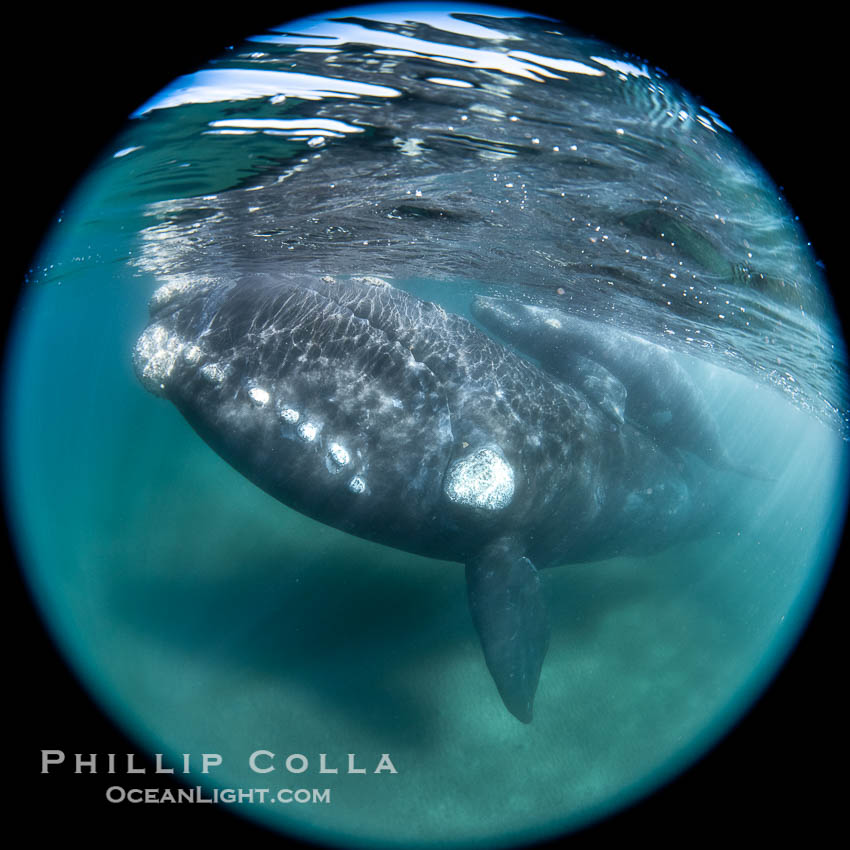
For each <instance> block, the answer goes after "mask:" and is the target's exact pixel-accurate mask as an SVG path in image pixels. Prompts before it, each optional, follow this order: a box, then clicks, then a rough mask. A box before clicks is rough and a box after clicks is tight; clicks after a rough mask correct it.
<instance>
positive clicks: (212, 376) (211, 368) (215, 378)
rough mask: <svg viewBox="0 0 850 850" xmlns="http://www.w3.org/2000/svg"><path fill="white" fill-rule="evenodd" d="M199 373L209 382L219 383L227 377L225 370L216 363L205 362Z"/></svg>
mask: <svg viewBox="0 0 850 850" xmlns="http://www.w3.org/2000/svg"><path fill="white" fill-rule="evenodd" d="M201 375H203V377H204V378H205V379H206V380H207V381H209V382H210V383H211V384H221V383H224V379H225V378H226V377H227V371H226V369H225V368H223V367H221V366H219V365H218V363H205V364H204V365H203V366H201Z"/></svg>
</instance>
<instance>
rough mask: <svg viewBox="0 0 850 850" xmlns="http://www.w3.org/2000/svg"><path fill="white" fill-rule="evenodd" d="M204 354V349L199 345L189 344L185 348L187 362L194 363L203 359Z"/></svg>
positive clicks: (184, 357) (184, 354) (184, 356)
mask: <svg viewBox="0 0 850 850" xmlns="http://www.w3.org/2000/svg"><path fill="white" fill-rule="evenodd" d="M202 355H203V351H201V348H200V346H197V345H187V346H186V347H185V348H184V349H183V359H184V360H185V361H186V362H187V363H191V364H193V365H194V364H195V363H197V362H198V361H199V360H200V359H201V356H202Z"/></svg>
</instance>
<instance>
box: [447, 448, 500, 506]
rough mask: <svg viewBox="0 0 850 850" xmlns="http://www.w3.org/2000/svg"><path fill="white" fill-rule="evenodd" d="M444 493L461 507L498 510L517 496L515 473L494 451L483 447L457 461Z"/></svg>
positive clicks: (497, 452)
mask: <svg viewBox="0 0 850 850" xmlns="http://www.w3.org/2000/svg"><path fill="white" fill-rule="evenodd" d="M445 493H446V496H447V497H448V498H449V500H450V501H452V502H456V503H457V504H460V505H470V506H471V507H476V508H484V510H488V511H498V510H501V509H502V508H505V507H507V506H508V505H509V504H510V502H511V499H512V498H513V495H514V471H513V468H512V467H511V465H510V464H509V463H508V462H507V461H506V460H505V459H504V457H502V455H501V453H500V452H499V451H497V450H496V449H494V448H488V447H485V448H482V449H478V451H476V452H473V453H472V454H470V455H467V456H466V457H464V458H461V459H460V460H458V461H456V462H455V463H454V464H453V465H452V467H451V468H450V469H449V472H448V475H447V476H446V483H445Z"/></svg>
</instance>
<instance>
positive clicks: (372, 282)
mask: <svg viewBox="0 0 850 850" xmlns="http://www.w3.org/2000/svg"><path fill="white" fill-rule="evenodd" d="M351 279H352V280H353V281H354V282H355V283H366V284H368V285H369V286H377V287H379V288H387V287H388V288H390V289H392V288H393V287H392V285H391V284H389V283H387V281H385V280H384V279H383V278H382V277H375V276H374V275H358V276H356V277H352V278H351Z"/></svg>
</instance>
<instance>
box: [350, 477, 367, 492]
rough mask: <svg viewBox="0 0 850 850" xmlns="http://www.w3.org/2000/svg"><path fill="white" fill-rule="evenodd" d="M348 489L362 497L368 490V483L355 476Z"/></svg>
mask: <svg viewBox="0 0 850 850" xmlns="http://www.w3.org/2000/svg"><path fill="white" fill-rule="evenodd" d="M348 489H349V490H351V492H352V493H355V494H357V495H360V493H363V492H364V491H365V490H366V482H365V481H364V480H363V479H362V478H361V477H360V476H359V475H355V476H354V478H352V479H351V481H349V482H348Z"/></svg>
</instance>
